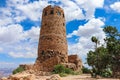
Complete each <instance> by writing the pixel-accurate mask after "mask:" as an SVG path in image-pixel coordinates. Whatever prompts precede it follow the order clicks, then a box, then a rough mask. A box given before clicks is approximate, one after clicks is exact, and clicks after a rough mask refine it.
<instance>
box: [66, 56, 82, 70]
mask: <svg viewBox="0 0 120 80" xmlns="http://www.w3.org/2000/svg"><path fill="white" fill-rule="evenodd" d="M68 62H69V63H74V64H75V65H76V67H75V68H74V69H73V70H75V71H80V70H81V69H82V61H81V59H80V58H79V57H78V55H69V56H68Z"/></svg>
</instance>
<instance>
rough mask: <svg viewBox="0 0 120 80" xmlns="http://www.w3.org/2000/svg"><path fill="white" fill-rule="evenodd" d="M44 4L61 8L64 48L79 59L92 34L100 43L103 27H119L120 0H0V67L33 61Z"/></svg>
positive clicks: (82, 55) (83, 57) (102, 42)
mask: <svg viewBox="0 0 120 80" xmlns="http://www.w3.org/2000/svg"><path fill="white" fill-rule="evenodd" d="M48 5H58V6H60V7H61V8H63V9H64V13H65V19H66V30H67V32H66V34H67V41H68V52H69V54H78V55H79V57H80V58H81V59H82V61H83V63H85V62H86V61H85V58H86V54H87V52H88V51H89V50H93V49H94V43H92V42H91V41H90V38H91V37H92V36H96V37H97V38H98V39H99V40H100V41H101V44H104V41H103V39H104V38H105V34H104V32H103V31H102V29H103V27H105V26H107V25H111V26H114V27H116V28H117V29H118V30H119V31H120V0H0V68H3V67H8V66H9V67H17V66H18V65H19V64H25V63H28V64H30V63H34V62H35V59H36V57H37V46H38V38H39V34H40V33H39V31H40V25H41V17H42V10H43V8H45V7H46V6H48Z"/></svg>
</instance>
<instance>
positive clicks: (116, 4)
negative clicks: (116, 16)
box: [110, 2, 120, 13]
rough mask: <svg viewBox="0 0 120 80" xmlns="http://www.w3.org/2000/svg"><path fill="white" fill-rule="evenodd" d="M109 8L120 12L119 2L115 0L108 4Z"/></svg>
mask: <svg viewBox="0 0 120 80" xmlns="http://www.w3.org/2000/svg"><path fill="white" fill-rule="evenodd" d="M110 8H111V9H113V10H114V11H116V12H118V13H120V2H115V3H114V4H111V5H110Z"/></svg>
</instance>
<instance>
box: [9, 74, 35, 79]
mask: <svg viewBox="0 0 120 80" xmlns="http://www.w3.org/2000/svg"><path fill="white" fill-rule="evenodd" d="M9 79H10V80H35V75H34V74H15V75H11V76H10V77H9Z"/></svg>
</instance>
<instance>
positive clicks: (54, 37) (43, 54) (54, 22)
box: [36, 5, 68, 70]
mask: <svg viewBox="0 0 120 80" xmlns="http://www.w3.org/2000/svg"><path fill="white" fill-rule="evenodd" d="M36 62H37V63H40V64H41V65H42V66H43V68H45V67H46V68H47V69H49V68H50V69H51V68H52V67H53V66H54V65H56V64H60V63H67V62H68V46H67V40H66V27H65V16H64V11H63V9H61V8H60V7H58V6H54V7H53V6H51V5H50V6H47V7H46V8H44V10H43V14H42V24H41V30H40V38H39V45H38V57H37V60H36ZM49 65H50V66H49ZM43 70H44V69H43ZM45 70H46V69H45Z"/></svg>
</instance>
